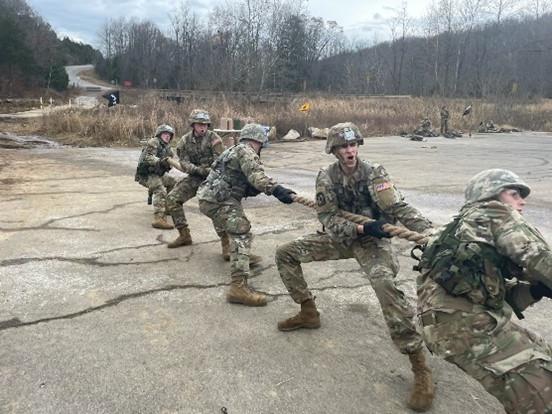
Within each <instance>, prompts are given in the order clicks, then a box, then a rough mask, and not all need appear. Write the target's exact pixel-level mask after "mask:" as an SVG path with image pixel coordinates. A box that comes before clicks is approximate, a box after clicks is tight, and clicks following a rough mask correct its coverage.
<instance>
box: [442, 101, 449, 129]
mask: <svg viewBox="0 0 552 414" xmlns="http://www.w3.org/2000/svg"><path fill="white" fill-rule="evenodd" d="M440 115H441V135H443V136H444V135H445V134H447V133H448V120H449V111H448V110H447V108H446V107H444V106H443V107H442V108H441V112H440Z"/></svg>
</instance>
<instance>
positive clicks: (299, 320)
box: [278, 299, 320, 331]
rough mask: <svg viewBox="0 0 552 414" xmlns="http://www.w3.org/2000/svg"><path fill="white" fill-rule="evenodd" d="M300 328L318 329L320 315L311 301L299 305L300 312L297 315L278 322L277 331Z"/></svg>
mask: <svg viewBox="0 0 552 414" xmlns="http://www.w3.org/2000/svg"><path fill="white" fill-rule="evenodd" d="M301 328H307V329H317V328H320V313H318V310H316V305H315V304H314V300H313V299H307V300H306V301H304V302H303V303H301V312H299V313H298V314H297V315H295V316H293V317H291V318H288V319H286V320H283V321H280V322H278V329H279V330H280V331H294V330H295V329H301Z"/></svg>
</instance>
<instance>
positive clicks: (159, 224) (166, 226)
mask: <svg viewBox="0 0 552 414" xmlns="http://www.w3.org/2000/svg"><path fill="white" fill-rule="evenodd" d="M151 227H154V228H156V229H163V230H170V229H174V226H173V225H172V224H171V223H169V222H168V221H167V220H166V219H165V216H163V215H160V214H156V215H154V216H153V221H152V222H151Z"/></svg>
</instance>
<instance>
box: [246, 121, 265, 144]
mask: <svg viewBox="0 0 552 414" xmlns="http://www.w3.org/2000/svg"><path fill="white" fill-rule="evenodd" d="M244 139H249V140H251V141H257V142H260V143H261V144H264V143H265V142H266V140H267V136H266V131H265V129H264V128H263V127H262V126H261V125H259V124H247V125H245V126H244V127H243V128H242V130H241V132H240V142H241V141H242V140H244Z"/></svg>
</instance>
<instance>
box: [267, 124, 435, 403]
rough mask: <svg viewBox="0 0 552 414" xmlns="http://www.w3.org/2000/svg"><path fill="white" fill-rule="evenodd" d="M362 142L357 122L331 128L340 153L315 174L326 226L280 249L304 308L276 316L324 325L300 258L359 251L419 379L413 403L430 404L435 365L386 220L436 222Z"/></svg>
mask: <svg viewBox="0 0 552 414" xmlns="http://www.w3.org/2000/svg"><path fill="white" fill-rule="evenodd" d="M363 143H364V140H363V138H362V135H361V134H360V131H359V129H358V127H357V126H356V125H355V124H353V123H351V122H345V123H341V124H337V125H334V126H333V127H332V128H331V129H330V132H329V135H328V141H327V143H326V153H328V154H334V155H335V157H336V158H337V161H336V162H334V163H333V164H331V165H330V166H329V167H328V168H325V169H322V170H321V171H320V173H319V174H318V177H317V178H316V202H317V210H318V219H319V220H320V222H321V223H322V225H323V226H324V229H325V232H324V233H315V234H311V235H307V236H304V237H300V238H299V239H297V240H294V241H292V242H289V243H287V244H284V245H283V246H280V247H279V248H278V250H277V251H276V264H277V266H278V270H279V272H280V276H281V278H282V281H283V282H284V284H285V286H286V288H287V289H288V291H289V292H290V294H291V297H292V298H293V300H294V301H295V302H296V303H298V304H300V305H301V311H300V312H299V313H298V314H297V315H295V316H293V317H291V318H289V319H286V320H283V321H281V322H279V323H278V329H280V330H281V331H291V330H294V329H300V328H318V327H319V326H320V316H319V313H318V311H317V309H316V305H315V303H314V297H313V295H312V293H311V292H310V291H309V289H308V287H307V283H306V282H305V279H304V277H303V272H302V269H301V263H308V262H312V261H323V260H339V259H350V258H355V259H356V260H357V262H358V263H359V264H360V266H361V268H362V270H363V271H364V272H365V273H366V275H367V276H368V278H369V280H370V283H371V285H372V287H373V289H374V291H375V293H376V296H377V298H378V300H379V302H380V305H381V308H382V311H383V316H384V318H385V322H386V323H387V326H388V328H389V331H390V333H391V338H392V339H393V342H394V343H395V345H396V346H397V347H398V348H399V350H400V351H401V352H402V353H404V354H407V355H408V356H409V358H410V362H411V363H412V371H413V372H414V377H415V385H414V389H413V392H412V395H411V396H410V400H409V403H408V405H409V407H410V408H412V409H414V410H417V411H425V410H427V409H429V407H430V406H431V403H432V401H433V383H432V379H431V371H430V369H429V368H428V367H427V365H426V363H425V357H424V354H423V351H422V345H423V342H422V338H421V337H420V335H419V334H418V333H417V332H416V328H415V326H414V322H413V316H414V312H413V310H412V309H411V307H410V306H409V305H408V304H407V302H406V300H405V297H404V294H403V292H401V291H400V290H399V289H398V288H397V286H396V284H395V276H396V275H397V273H398V271H399V265H398V260H397V258H396V254H395V253H394V252H393V250H392V248H391V242H390V241H389V239H388V237H389V234H388V233H386V232H385V231H384V230H383V229H382V226H383V224H385V223H386V222H391V223H394V222H395V221H396V220H397V219H398V220H400V221H401V223H403V224H404V225H405V226H406V227H408V228H409V229H411V230H414V231H417V232H424V231H426V230H428V229H430V228H431V223H430V222H429V221H428V220H427V219H426V218H425V217H423V216H422V214H420V212H419V211H418V210H416V209H415V208H414V207H411V206H410V205H408V204H407V203H406V202H405V201H403V197H402V195H401V194H400V193H399V192H398V191H397V190H396V189H395V186H394V185H393V183H392V182H391V179H390V178H389V176H388V175H387V173H386V171H385V169H384V168H383V167H382V166H380V165H378V164H371V163H369V162H366V161H362V160H359V159H358V146H359V145H361V144H363ZM339 210H344V211H349V212H351V213H355V214H361V215H364V216H367V217H371V218H373V219H375V220H376V221H374V222H371V223H369V224H365V225H359V224H354V223H352V222H350V221H347V220H345V219H344V218H342V217H340V216H339V214H338V211H339Z"/></svg>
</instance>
